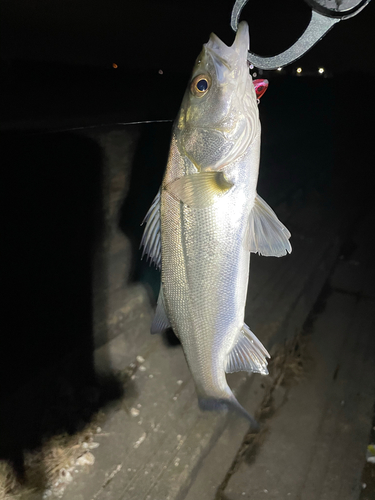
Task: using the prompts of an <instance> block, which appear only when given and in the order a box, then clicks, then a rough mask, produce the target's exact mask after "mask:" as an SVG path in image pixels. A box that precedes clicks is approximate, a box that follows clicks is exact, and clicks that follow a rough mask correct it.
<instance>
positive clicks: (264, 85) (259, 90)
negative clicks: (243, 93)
mask: <svg viewBox="0 0 375 500" xmlns="http://www.w3.org/2000/svg"><path fill="white" fill-rule="evenodd" d="M253 84H254V87H255V93H256V95H257V98H258V99H260V98H261V97H262V95H263V94H264V93H265V91H266V90H267V89H268V80H265V79H264V78H260V79H259V80H254V81H253Z"/></svg>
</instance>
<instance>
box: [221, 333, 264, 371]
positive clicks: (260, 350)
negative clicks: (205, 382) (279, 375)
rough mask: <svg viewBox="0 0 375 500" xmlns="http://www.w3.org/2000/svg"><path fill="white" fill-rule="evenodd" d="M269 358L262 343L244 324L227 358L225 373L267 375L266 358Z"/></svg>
mask: <svg viewBox="0 0 375 500" xmlns="http://www.w3.org/2000/svg"><path fill="white" fill-rule="evenodd" d="M270 357H271V356H270V355H269V353H268V351H267V349H266V348H265V347H264V345H263V344H262V342H260V340H258V339H257V337H256V336H255V335H254V334H253V332H252V331H251V330H250V328H249V327H248V326H247V325H246V324H244V326H243V327H242V329H241V330H240V332H239V335H238V339H237V342H236V344H235V345H234V347H233V349H232V350H231V351H230V353H229V354H228V356H227V364H226V368H225V371H226V372H227V373H233V372H240V371H246V372H255V373H261V374H262V375H268V370H267V365H268V363H267V359H266V358H270Z"/></svg>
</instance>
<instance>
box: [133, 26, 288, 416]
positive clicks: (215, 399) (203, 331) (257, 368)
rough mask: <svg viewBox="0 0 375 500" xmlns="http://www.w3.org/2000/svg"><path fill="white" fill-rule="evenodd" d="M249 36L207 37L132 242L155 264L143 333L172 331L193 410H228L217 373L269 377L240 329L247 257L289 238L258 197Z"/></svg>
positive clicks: (232, 402)
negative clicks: (229, 41)
mask: <svg viewBox="0 0 375 500" xmlns="http://www.w3.org/2000/svg"><path fill="white" fill-rule="evenodd" d="M248 48H249V30H248V25H247V23H246V22H242V23H240V25H239V28H238V31H237V34H236V38H235V41H234V43H233V45H232V46H231V47H228V46H227V45H226V44H224V43H223V42H222V41H221V40H220V39H219V38H218V37H217V36H216V35H214V34H211V36H210V39H209V41H208V43H206V44H205V45H204V46H203V50H202V52H201V54H200V55H199V56H198V59H197V61H196V64H195V66H194V69H193V73H192V77H191V80H190V83H189V85H188V87H187V90H186V92H185V95H184V98H183V101H182V104H181V108H180V111H179V114H178V116H177V118H176V120H175V123H174V126H173V132H172V140H171V147H170V153H169V159H168V163H167V168H166V172H165V175H164V178H163V182H162V185H161V188H160V190H159V192H158V194H157V196H156V197H155V199H154V201H153V203H152V206H151V208H150V209H149V211H148V212H147V215H146V217H145V222H146V223H147V225H146V228H145V231H144V235H143V239H142V243H141V246H142V245H143V246H144V253H147V254H148V256H149V257H150V258H151V260H152V261H153V262H154V263H155V265H156V266H157V267H160V268H161V289H160V294H159V298H158V303H157V308H156V313H155V318H154V320H153V323H152V327H151V332H152V333H158V332H161V331H163V330H164V329H166V328H168V327H172V328H173V330H174V332H175V334H176V335H177V336H178V338H179V339H180V341H181V344H182V347H183V350H184V354H185V357H186V361H187V363H188V365H189V368H190V371H191V373H192V376H193V378H194V382H195V386H196V390H197V394H198V399H199V406H200V408H201V409H228V408H234V409H237V410H238V411H239V412H240V413H242V414H243V415H245V416H246V417H247V418H248V419H249V420H250V421H251V422H252V423H254V420H253V418H252V417H251V416H250V415H249V414H248V413H247V412H246V410H245V409H244V408H243V407H242V406H241V405H240V404H239V403H238V401H237V400H236V398H235V397H234V395H233V393H232V391H231V390H230V388H229V386H228V384H227V381H226V377H225V373H232V372H236V371H242V370H244V371H247V372H257V373H261V374H262V375H266V374H268V370H267V357H270V355H269V354H268V352H267V350H266V349H265V347H264V346H263V345H262V343H261V342H260V341H259V340H258V339H257V338H256V336H255V335H254V334H253V333H252V332H251V330H250V328H249V327H248V326H247V325H246V324H245V323H244V314H245V302H246V294H247V287H248V280H249V264H250V252H254V253H259V254H261V255H270V256H277V257H279V256H282V255H285V254H286V253H287V252H289V253H290V252H291V246H290V243H289V238H290V233H289V231H288V230H287V229H286V228H285V226H284V225H283V224H282V223H281V222H280V221H279V220H278V218H277V216H276V215H275V213H274V212H273V211H272V209H271V208H270V207H269V206H268V205H267V204H266V203H265V202H264V201H263V200H262V199H261V198H260V196H259V195H257V192H256V185H257V180H258V169H259V156H260V135H261V134H260V132H261V127H260V122H259V114H258V102H257V96H256V92H255V89H254V85H253V81H252V78H251V75H250V74H249V69H248V64H247V60H246V58H247V51H248Z"/></svg>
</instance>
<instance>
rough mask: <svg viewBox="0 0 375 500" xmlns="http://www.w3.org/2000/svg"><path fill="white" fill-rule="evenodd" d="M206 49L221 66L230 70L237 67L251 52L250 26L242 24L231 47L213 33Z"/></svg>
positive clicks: (242, 22)
mask: <svg viewBox="0 0 375 500" xmlns="http://www.w3.org/2000/svg"><path fill="white" fill-rule="evenodd" d="M204 47H205V48H206V49H207V51H208V52H209V53H210V54H211V56H213V57H214V59H216V60H218V61H219V62H220V63H221V64H225V66H226V67H228V69H230V68H232V67H234V66H235V63H236V62H238V60H240V61H241V60H242V59H246V58H247V52H248V50H249V25H248V24H247V22H246V21H241V22H240V24H239V25H238V30H237V33H236V37H235V39H234V42H233V44H232V45H231V46H228V45H226V44H225V43H224V42H223V41H222V40H220V38H219V37H218V36H217V35H215V33H211V35H210V38H209V40H208V42H207V43H206V44H205V45H204Z"/></svg>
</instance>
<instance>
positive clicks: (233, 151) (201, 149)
mask: <svg viewBox="0 0 375 500" xmlns="http://www.w3.org/2000/svg"><path fill="white" fill-rule="evenodd" d="M248 49H249V28H248V25H247V23H246V22H245V21H243V22H241V23H240V24H239V27H238V31H237V34H236V38H235V40H234V42H233V45H232V46H230V47H229V46H227V45H226V44H225V43H224V42H222V41H221V40H220V39H219V38H218V37H217V36H216V35H215V34H213V33H212V34H211V36H210V39H209V41H208V42H207V43H206V44H205V45H204V46H203V50H202V52H201V53H200V55H199V56H198V58H197V60H196V63H195V66H194V69H193V73H192V77H191V80H190V83H189V85H188V87H187V89H186V92H185V95H184V98H183V101H182V104H181V108H180V112H179V115H178V117H177V120H176V126H177V132H176V137H177V139H178V144H179V148H180V149H181V150H182V151H183V152H184V153H185V154H186V156H187V157H188V158H189V159H190V160H191V161H192V162H193V164H194V165H195V166H196V167H197V169H198V171H201V170H217V169H220V168H222V167H224V166H225V165H227V164H228V163H231V162H232V161H234V160H235V159H236V158H237V157H239V156H240V155H241V154H242V153H244V152H245V150H247V148H248V147H249V146H250V144H251V143H252V141H253V140H254V138H255V137H256V136H257V134H258V132H259V131H260V123H259V115H258V105H257V96H256V93H255V90H254V85H253V82H252V78H251V75H250V73H249V66H248V62H247V53H248Z"/></svg>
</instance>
